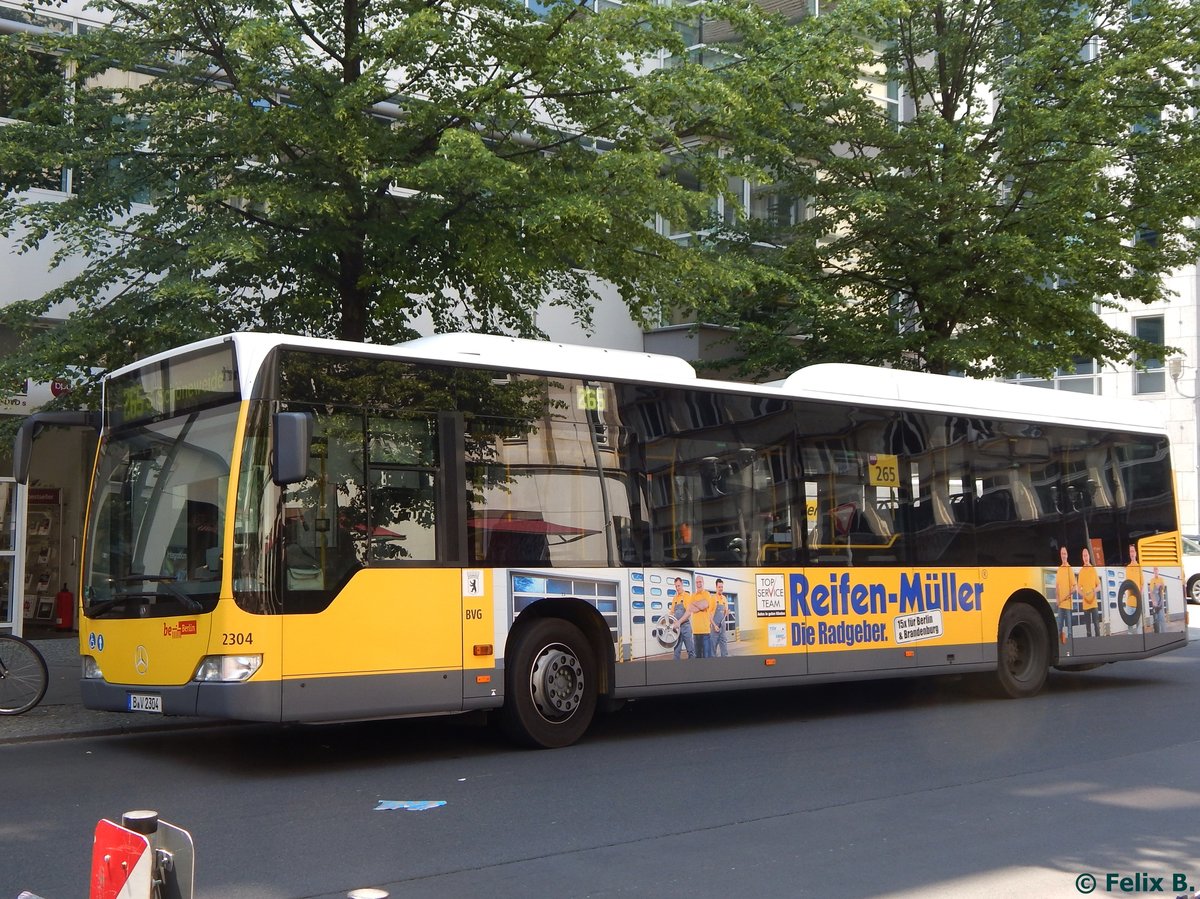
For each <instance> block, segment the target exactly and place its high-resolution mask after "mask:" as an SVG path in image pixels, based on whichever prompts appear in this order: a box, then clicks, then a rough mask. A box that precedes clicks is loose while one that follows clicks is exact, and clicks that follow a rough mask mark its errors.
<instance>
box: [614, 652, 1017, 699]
mask: <svg viewBox="0 0 1200 899" xmlns="http://www.w3.org/2000/svg"><path fill="white" fill-rule="evenodd" d="M707 661H713V662H717V661H719V662H720V663H722V664H723V663H724V660H723V659H722V660H716V659H698V660H697V664H700V665H702V664H704V663H705V662H707ZM743 661H750V660H749V659H745V660H743ZM779 661H780V664H779V665H776V666H773V667H772V668H770V669H768V668H765V667H761V666H762V661H761V659H760V660H759V665H760V668H759V673H758V675H757V676H756V677H752V678H751V677H747V678H741V679H739V680H734V679H726V678H724V677H723V676H721V675H719V674H717V673H716V671H715V669H714V675H713V676H721V679H720V680H688V681H679V682H677V683H673V684H652V685H649V686H645V687H627V688H625V689H622V690H620V691H618V692H617V694H616V698H618V699H634V698H637V697H645V696H670V695H673V694H677V693H716V692H723V691H728V690H753V689H757V688H759V687H794V686H797V685H799V684H823V683H838V682H841V681H860V680H884V679H886V678H894V677H924V676H927V675H933V674H950V673H960V672H961V673H964V674H966V673H973V672H979V671H995V670H996V664H995V662H992V663H987V662H983V663H980V662H968V663H964V664H961V665H943V666H941V667H938V668H890V669H886V668H878V669H875V670H873V671H841V672H830V673H826V674H803V673H797V672H796V671H795V667H796V666H792V668H791V670H788V669H784V670H780V668H781V667H782V662H783V660H782V659H780V660H779ZM765 671H771V672H772V673H770V674H764V673H763V672H765Z"/></svg>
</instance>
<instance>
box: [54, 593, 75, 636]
mask: <svg viewBox="0 0 1200 899" xmlns="http://www.w3.org/2000/svg"><path fill="white" fill-rule="evenodd" d="M74 624H75V594H74V593H72V592H71V591H70V590H68V589H67V585H66V584H63V586H62V589H61V590H59V591H58V595H57V596H55V597H54V629H55V630H56V631H69V630H70V629H71V628H72V627H73V626H74Z"/></svg>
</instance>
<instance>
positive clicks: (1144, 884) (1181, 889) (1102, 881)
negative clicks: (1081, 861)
mask: <svg viewBox="0 0 1200 899" xmlns="http://www.w3.org/2000/svg"><path fill="white" fill-rule="evenodd" d="M1192 880H1193V878H1192V877H1191V876H1190V875H1188V874H1180V873H1179V872H1173V873H1171V874H1163V875H1161V876H1156V875H1153V874H1147V873H1145V872H1142V871H1139V872H1138V873H1136V874H1114V873H1111V872H1109V873H1107V874H1088V873H1083V874H1080V875H1079V876H1078V877H1076V878H1075V889H1076V890H1078V891H1079V892H1080V893H1082V894H1083V895H1085V896H1087V895H1090V894H1092V893H1097V892H1099V893H1115V894H1117V895H1135V894H1138V893H1161V894H1164V895H1166V894H1169V893H1173V894H1174V895H1175V896H1176V899H1195V896H1196V888H1195V887H1194V886H1193V885H1192Z"/></svg>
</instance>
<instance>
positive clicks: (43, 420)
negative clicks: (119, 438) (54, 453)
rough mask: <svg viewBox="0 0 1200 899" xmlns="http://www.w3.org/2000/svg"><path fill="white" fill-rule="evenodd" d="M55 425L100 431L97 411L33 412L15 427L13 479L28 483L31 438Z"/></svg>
mask: <svg viewBox="0 0 1200 899" xmlns="http://www.w3.org/2000/svg"><path fill="white" fill-rule="evenodd" d="M48 425H57V426H58V427H62V428H92V429H94V430H95V431H96V432H97V433H99V431H100V413H99V412H35V413H33V415H30V416H29V417H28V418H26V419H25V420H24V421H23V422H21V426H20V427H19V428H18V429H17V436H16V440H15V441H14V442H13V480H15V481H16V482H17V483H18V484H27V483H29V459H30V457H31V456H32V454H33V438H34V437H36V436H37V435H38V432H39V431H41V430H42V428H44V427H46V426H48Z"/></svg>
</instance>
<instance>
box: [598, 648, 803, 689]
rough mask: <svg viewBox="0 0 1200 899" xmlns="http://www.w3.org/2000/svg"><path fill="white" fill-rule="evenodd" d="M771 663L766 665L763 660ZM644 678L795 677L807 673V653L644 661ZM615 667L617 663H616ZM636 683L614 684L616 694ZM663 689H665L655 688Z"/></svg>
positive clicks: (658, 683) (668, 682)
mask: <svg viewBox="0 0 1200 899" xmlns="http://www.w3.org/2000/svg"><path fill="white" fill-rule="evenodd" d="M768 659H773V660H774V664H773V665H770V666H768V665H767V660H768ZM646 667H647V672H646V681H647V685H648V689H650V690H652V691H658V688H659V687H672V686H675V685H677V684H682V685H687V684H706V685H711V684H713V683H714V682H720V681H725V680H732V681H754V680H760V679H762V678H769V679H772V680H774V679H775V678H779V677H796V676H799V675H803V674H807V673H808V657H807V656H806V655H805V654H804V653H802V652H801V653H793V654H791V655H780V656H730V657H728V658H717V659H679V660H678V661H676V660H674V659H669V660H659V661H653V662H648V663H647V666H646ZM618 671H619V667H618ZM637 686H638V685H637V684H620V683H618V684H617V695H618V696H622V695H629V694H627V693H626V692H625V691H626V690H633V689H635V688H636V687H637ZM658 692H666V691H658Z"/></svg>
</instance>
